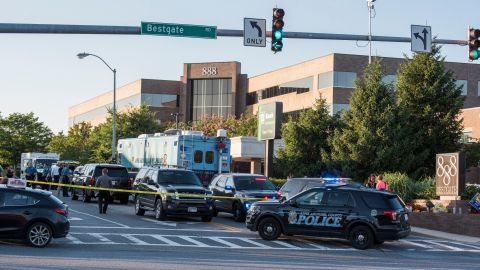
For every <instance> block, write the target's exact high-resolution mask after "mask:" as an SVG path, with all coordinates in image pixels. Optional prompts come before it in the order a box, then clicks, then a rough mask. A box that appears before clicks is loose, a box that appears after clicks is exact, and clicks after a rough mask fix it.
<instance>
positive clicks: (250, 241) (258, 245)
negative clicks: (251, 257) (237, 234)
mask: <svg viewBox="0 0 480 270" xmlns="http://www.w3.org/2000/svg"><path fill="white" fill-rule="evenodd" d="M237 239H238V240H242V241H243V242H247V243H250V244H252V245H255V246H257V247H262V248H269V246H267V245H264V244H262V243H258V242H255V241H253V240H252V239H248V238H237Z"/></svg>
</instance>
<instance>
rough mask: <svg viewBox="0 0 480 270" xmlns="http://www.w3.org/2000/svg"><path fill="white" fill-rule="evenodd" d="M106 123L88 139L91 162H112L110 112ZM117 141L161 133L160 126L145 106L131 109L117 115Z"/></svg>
mask: <svg viewBox="0 0 480 270" xmlns="http://www.w3.org/2000/svg"><path fill="white" fill-rule="evenodd" d="M109 112H110V116H109V117H108V118H107V121H106V122H104V123H101V124H100V125H98V126H96V127H95V128H94V129H93V131H92V134H91V136H90V138H89V144H90V145H91V147H92V148H93V150H92V152H91V155H90V161H91V162H111V161H112V115H113V113H112V111H111V110H110V111H109ZM116 120H117V139H121V138H132V137H137V136H138V135H140V134H143V133H156V132H162V131H163V130H164V128H163V127H162V126H161V125H160V123H159V121H158V120H157V118H156V117H155V114H154V113H153V112H151V111H150V110H149V109H148V107H147V106H145V105H142V106H140V107H138V108H131V109H129V110H127V111H125V112H120V113H117V119H116Z"/></svg>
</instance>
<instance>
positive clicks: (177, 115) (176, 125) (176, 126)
mask: <svg viewBox="0 0 480 270" xmlns="http://www.w3.org/2000/svg"><path fill="white" fill-rule="evenodd" d="M170 115H171V116H175V129H178V117H179V116H183V114H181V113H171V114H170Z"/></svg>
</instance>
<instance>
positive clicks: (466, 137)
mask: <svg viewBox="0 0 480 270" xmlns="http://www.w3.org/2000/svg"><path fill="white" fill-rule="evenodd" d="M460 142H462V143H472V142H473V136H472V131H464V132H463V134H462V137H461V138H460Z"/></svg>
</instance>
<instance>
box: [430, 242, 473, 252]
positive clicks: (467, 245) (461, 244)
mask: <svg viewBox="0 0 480 270" xmlns="http://www.w3.org/2000/svg"><path fill="white" fill-rule="evenodd" d="M438 242H442V243H450V244H455V245H459V246H464V247H469V248H473V249H476V250H480V247H479V246H474V245H469V244H464V243H459V242H448V241H438Z"/></svg>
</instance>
